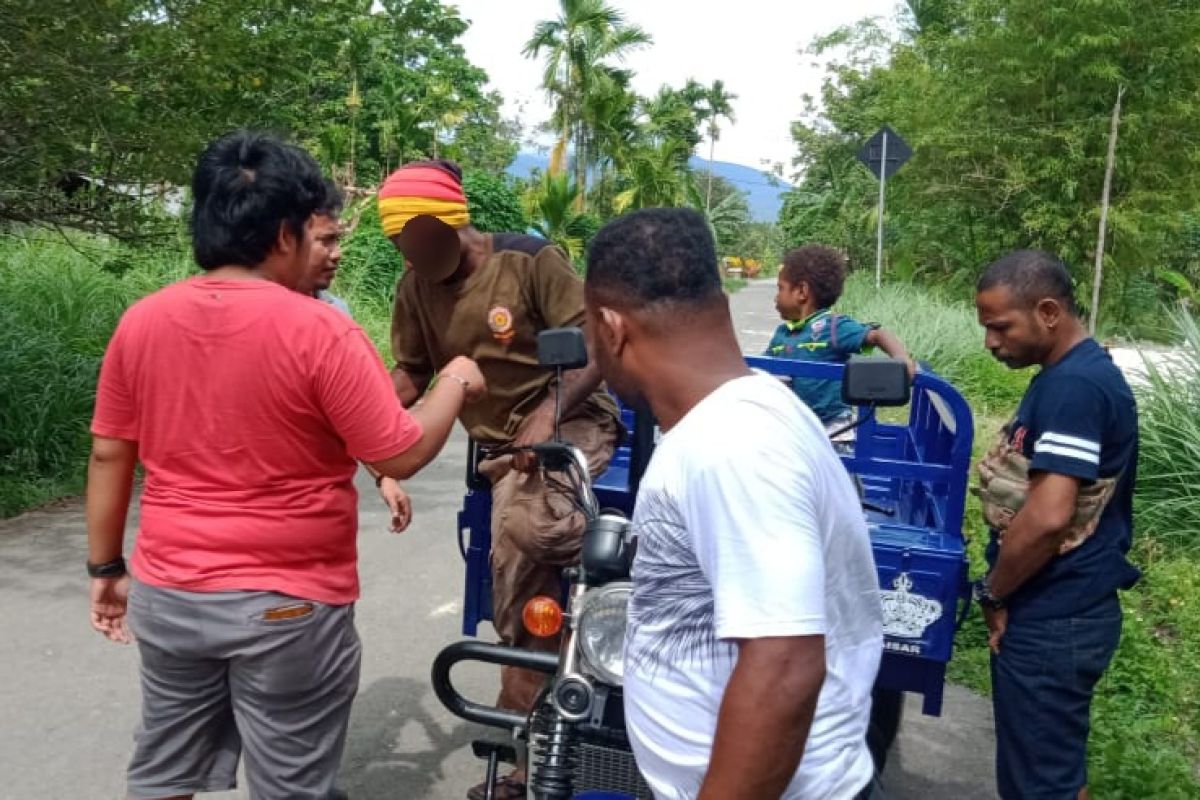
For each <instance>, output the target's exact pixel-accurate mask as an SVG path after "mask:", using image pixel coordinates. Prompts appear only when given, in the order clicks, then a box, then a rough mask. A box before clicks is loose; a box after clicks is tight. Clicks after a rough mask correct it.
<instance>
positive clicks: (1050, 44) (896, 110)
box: [781, 0, 1200, 332]
mask: <svg viewBox="0 0 1200 800" xmlns="http://www.w3.org/2000/svg"><path fill="white" fill-rule="evenodd" d="M907 6H908V11H909V13H908V14H907V16H906V25H907V28H906V30H905V31H904V34H903V36H902V37H901V38H900V40H899V41H892V40H891V39H889V37H888V36H886V35H885V34H884V31H883V29H882V28H881V27H880V26H879V25H878V24H876V23H875V22H870V21H868V22H864V23H861V24H859V25H858V26H855V27H852V28H847V29H844V30H840V31H838V32H836V33H834V34H832V35H828V36H823V37H820V38H818V39H817V40H816V41H815V42H814V43H813V44H812V46H811V48H810V52H811V53H813V54H817V55H821V56H824V57H829V58H831V59H832V60H831V62H830V66H829V72H828V75H827V78H826V81H825V84H824V87H823V89H822V92H821V96H820V98H810V104H809V113H807V114H806V115H805V117H804V118H803V119H801V120H800V121H798V122H797V123H796V124H795V126H794V129H793V136H794V139H795V141H796V145H797V156H796V160H795V166H796V168H797V171H798V172H799V173H800V175H801V181H800V185H799V186H798V188H797V189H796V191H794V192H793V193H791V195H790V196H789V197H788V199H787V204H786V206H785V208H784V211H783V213H782V215H781V223H782V226H783V228H784V230H785V232H786V235H787V238H788V241H789V243H796V242H804V241H814V240H815V241H826V242H830V243H832V244H836V245H838V246H840V247H843V248H845V249H846V250H847V251H849V252H850V253H851V254H852V255H853V256H854V259H855V260H856V261H857V262H859V263H864V262H865V263H872V262H873V260H874V252H873V249H874V230H875V214H876V200H877V193H878V184H877V183H876V182H875V180H874V178H873V177H872V176H871V175H870V174H869V173H868V172H867V171H866V170H865V169H864V168H863V167H862V165H860V164H859V163H858V162H857V161H856V160H855V152H856V151H857V150H858V148H859V147H860V146H861V144H862V142H863V141H865V139H866V138H867V137H869V136H870V135H871V134H872V133H874V132H875V130H877V129H878V128H879V127H880V126H881V125H883V124H885V123H886V124H890V125H891V126H892V127H893V128H895V129H896V130H897V131H898V132H899V133H900V134H901V135H902V136H904V137H905V138H906V139H907V140H908V141H909V143H910V144H912V145H913V148H914V150H915V155H914V157H913V159H912V161H911V162H910V163H909V164H908V165H907V166H906V167H904V169H903V170H902V171H901V172H900V173H898V174H897V175H896V176H895V178H894V179H893V180H892V181H891V182H890V183H889V189H888V210H887V252H888V260H889V264H888V271H889V272H890V273H891V274H892V275H894V276H895V277H898V278H901V279H915V280H924V281H929V282H938V283H943V284H945V283H946V282H949V284H950V285H953V286H957V287H959V288H965V287H966V286H967V285H969V283H970V281H971V278H972V276H973V275H974V274H975V273H976V271H977V270H978V268H979V266H980V265H981V264H983V263H986V262H987V261H988V260H990V259H991V258H994V257H995V256H996V255H997V254H999V253H1000V252H1002V251H1003V250H1005V249H1007V248H1012V247H1015V246H1037V247H1043V248H1046V249H1049V250H1051V251H1053V252H1055V253H1057V254H1059V255H1060V256H1062V257H1063V258H1065V259H1066V260H1067V261H1068V263H1070V264H1071V265H1072V266H1073V267H1074V268H1075V269H1076V271H1077V277H1078V278H1079V280H1080V283H1081V288H1082V289H1083V291H1082V292H1081V295H1083V299H1087V300H1090V297H1091V293H1090V291H1087V288H1088V285H1089V283H1090V281H1091V275H1092V263H1093V260H1094V257H1095V248H1096V236H1097V228H1098V221H1099V206H1100V195H1101V185H1102V183H1103V177H1104V167H1105V155H1106V149H1107V144H1108V135H1109V127H1110V119H1111V112H1112V109H1113V105H1114V103H1115V101H1116V99H1117V94H1118V90H1119V89H1121V88H1123V89H1124V98H1123V113H1122V116H1121V123H1120V133H1119V139H1118V145H1117V158H1116V168H1115V177H1114V183H1113V193H1112V212H1111V216H1110V218H1109V228H1110V230H1109V238H1108V246H1107V247H1106V251H1107V255H1106V260H1105V263H1106V276H1105V283H1104V295H1103V307H1102V309H1101V310H1102V312H1103V313H1102V315H1101V319H1108V320H1111V321H1113V322H1114V323H1119V324H1121V325H1122V326H1125V327H1128V326H1129V325H1130V324H1133V323H1136V322H1139V320H1137V319H1136V317H1137V312H1138V310H1139V309H1147V308H1149V309H1151V310H1153V309H1154V308H1155V303H1156V301H1157V300H1159V299H1164V298H1169V297H1172V296H1176V295H1177V294H1179V288H1178V287H1180V286H1185V291H1186V286H1194V285H1195V284H1196V277H1197V272H1196V260H1197V252H1196V250H1195V249H1194V242H1195V239H1194V231H1195V218H1196V210H1197V205H1198V203H1200V169H1198V167H1200V148H1197V147H1196V146H1195V144H1196V141H1197V140H1198V138H1200V103H1198V102H1197V96H1198V94H1197V90H1198V89H1200V50H1197V48H1196V47H1195V42H1196V41H1197V40H1198V39H1200V6H1197V5H1196V4H1194V3H1182V2H1178V0H1081V1H1080V2H1072V3H1065V2H1044V0H1003V1H1002V0H936V1H934V0H909V2H908V3H907ZM1189 236H1190V237H1191V238H1188V237H1189ZM1168 271H1169V272H1171V273H1173V274H1174V276H1175V278H1182V279H1184V281H1183V282H1181V281H1180V280H1177V279H1172V282H1171V283H1167V282H1166V281H1165V280H1164V278H1163V275H1164V274H1165V273H1166V272H1168ZM1141 322H1143V323H1145V324H1147V325H1149V324H1150V320H1148V319H1146V320H1141ZM1143 332H1146V331H1143Z"/></svg>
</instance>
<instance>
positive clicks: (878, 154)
mask: <svg viewBox="0 0 1200 800" xmlns="http://www.w3.org/2000/svg"><path fill="white" fill-rule="evenodd" d="M910 158H912V148H911V147H909V146H908V142H906V141H904V140H903V139H901V138H900V135H899V134H898V133H896V132H895V131H893V130H892V129H891V128H889V127H888V126H887V125H884V126H883V127H882V128H880V129H879V132H878V133H876V134H875V135H874V136H872V137H871V138H870V139H868V140H867V143H866V144H865V145H863V147H862V149H861V150H859V151H858V160H859V161H861V162H862V163H863V164H866V166H867V169H869V170H871V172H873V173H874V174H875V177H876V178H878V179H879V210H878V218H877V219H876V225H875V227H876V241H875V288H876V289H879V288H880V287H881V286H882V285H883V210H884V200H885V198H886V195H887V179H888V178H890V177H891V176H892V175H895V174H896V172H897V171H898V170H899V169H900V167H902V166H904V163H905V162H906V161H908V160H909V159H910Z"/></svg>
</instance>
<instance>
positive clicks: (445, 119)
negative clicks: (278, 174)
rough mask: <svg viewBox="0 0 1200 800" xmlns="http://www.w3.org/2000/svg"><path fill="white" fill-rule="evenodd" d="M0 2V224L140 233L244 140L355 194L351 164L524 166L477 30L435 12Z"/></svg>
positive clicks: (387, 7)
mask: <svg viewBox="0 0 1200 800" xmlns="http://www.w3.org/2000/svg"><path fill="white" fill-rule="evenodd" d="M2 2H3V8H2V10H0V18H3V19H4V28H3V32H2V33H0V37H2V39H0V224H3V223H14V222H15V223H33V224H46V225H61V226H69V227H78V228H86V229H89V230H96V231H101V232H107V233H114V234H119V235H122V236H133V235H137V234H138V233H139V232H140V231H143V230H144V223H145V221H146V219H147V217H148V214H147V204H146V203H145V202H143V199H142V197H143V196H144V195H146V194H152V193H153V192H155V191H161V190H163V189H164V188H165V187H167V186H181V185H186V183H187V181H188V179H189V177H190V174H191V170H192V168H193V166H194V163H195V159H196V156H197V154H198V153H199V152H200V150H201V149H202V148H203V146H204V145H205V144H206V143H207V142H208V141H210V140H211V139H213V138H214V137H216V136H217V135H219V134H221V133H224V132H226V131H229V130H231V129H234V128H238V127H256V128H265V129H269V130H274V131H278V132H281V133H284V134H290V135H291V136H293V137H294V138H296V139H298V140H299V141H301V142H302V143H303V144H305V145H307V146H308V147H310V148H311V149H312V150H313V151H314V152H315V153H316V154H317V155H318V157H319V158H321V159H322V160H323V161H324V162H325V163H326V165H328V166H329V167H331V168H335V172H336V174H338V175H339V176H340V177H341V178H343V179H349V177H350V174H349V173H350V160H351V151H352V150H353V151H354V161H355V171H356V172H357V173H358V174H359V175H361V176H366V178H367V179H368V180H373V179H375V178H376V177H378V176H379V175H380V174H381V173H382V172H383V171H385V170H386V169H388V168H389V167H392V166H395V165H396V164H397V163H398V162H399V161H400V160H402V159H406V158H417V157H428V156H431V155H433V153H434V152H438V153H441V154H444V155H449V156H451V157H456V158H462V159H464V160H467V159H469V158H475V157H478V158H479V160H480V161H481V162H487V166H489V167H492V168H495V167H496V166H497V165H499V162H501V161H506V159H507V158H511V154H512V153H513V152H514V150H515V148H514V147H513V145H512V143H511V141H506V139H507V138H510V137H508V136H507V134H506V132H505V131H504V129H503V126H502V124H500V123H499V113H498V109H499V105H500V98H499V96H498V95H495V94H485V93H484V91H483V86H484V84H485V83H486V80H487V76H486V75H485V74H484V72H483V71H482V70H479V69H478V68H476V67H474V66H473V65H472V64H471V63H470V62H469V61H468V60H467V59H466V56H465V54H464V53H463V50H462V47H461V45H460V44H459V42H458V38H459V37H460V36H461V35H462V33H463V32H464V31H465V30H466V28H467V23H466V22H464V21H463V20H462V19H461V18H460V17H459V16H458V15H457V12H455V11H453V10H452V9H448V8H447V7H444V6H442V5H441V4H440V3H438V2H436V1H435V0H383V1H382V2H378V3H377V2H374V0H296V2H291V3H287V4H283V5H282V6H281V4H279V3H277V2H274V0H206V1H205V2H203V3H200V2H190V1H189V2H180V1H177V0H106V2H103V3H53V4H47V3H42V2H35V0H2ZM356 87H357V92H355V88H356ZM352 97H353V98H354V102H353V103H348V100H350V99H351V98H352Z"/></svg>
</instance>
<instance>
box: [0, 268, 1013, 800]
mask: <svg viewBox="0 0 1200 800" xmlns="http://www.w3.org/2000/svg"><path fill="white" fill-rule="evenodd" d="M771 292H772V289H771V287H770V285H769V284H767V283H765V282H760V283H754V284H751V285H750V286H749V287H748V288H747V289H745V290H743V291H742V292H740V293H738V294H737V295H736V296H735V297H734V299H733V307H734V310H735V314H736V321H737V326H738V330H739V336H741V337H742V341H743V345H744V346H745V347H746V349H747V350H748V351H760V350H761V349H762V346H763V345H764V344H765V342H766V341H767V338H768V337H769V335H770V332H771V329H772V328H773V326H774V324H775V320H774V312H773V311H772V308H771ZM464 453H465V440H464V438H463V437H462V435H461V434H456V436H455V438H454V439H453V441H452V442H451V444H450V446H449V447H448V449H447V451H446V452H445V454H444V455H443V456H442V458H441V459H440V460H439V461H438V462H437V463H436V464H434V465H433V466H431V467H430V468H429V469H427V470H426V471H425V472H424V473H423V474H422V475H421V476H420V477H419V478H417V479H416V480H414V481H412V482H411V485H410V491H411V492H412V494H413V498H414V505H415V510H416V521H415V522H414V523H413V526H412V528H411V529H410V530H409V531H408V532H407V533H405V534H403V535H401V536H393V535H391V534H389V533H387V532H386V518H385V517H384V515H383V514H382V513H381V506H380V504H379V503H378V502H377V500H376V497H375V492H374V488H373V487H372V486H371V484H370V482H369V481H367V480H365V479H364V480H363V481H362V482H360V486H359V488H360V491H361V493H362V496H363V500H362V516H361V520H362V529H361V532H360V536H359V546H360V553H361V573H362V583H363V599H362V601H361V602H360V603H359V606H358V624H359V629H360V632H361V634H362V638H363V641H364V645H365V647H364V660H363V674H362V684H361V689H360V692H359V697H358V701H357V703H356V705H355V711H354V716H353V719H352V722H351V730H350V737H349V743H348V747H347V753H346V759H345V764H344V767H343V773H342V785H343V786H344V787H345V788H346V789H347V790H349V792H350V793H351V795H352V796H353V797H354V798H355V800H384V798H387V799H388V800H424V799H428V800H443V798H444V799H445V800H457V798H461V797H463V796H464V793H465V791H466V789H467V788H468V787H469V786H471V785H472V784H474V783H475V782H477V781H478V780H479V778H480V776H481V771H480V769H479V763H478V762H476V761H475V760H474V759H473V757H472V756H471V755H470V752H469V750H468V749H467V745H468V743H469V742H470V740H471V739H472V738H474V737H475V736H476V735H477V734H478V731H477V730H475V729H473V728H472V727H471V726H469V725H467V724H466V723H463V722H460V721H458V720H457V719H455V718H453V717H451V716H450V715H449V714H447V713H445V712H444V711H443V710H442V709H441V706H440V705H439V704H438V702H437V700H436V699H435V698H434V696H433V694H432V692H431V691H430V689H429V678H428V676H429V665H430V663H431V662H432V660H433V657H434V655H435V653H436V652H437V651H438V649H439V648H441V647H442V646H443V645H445V644H446V643H448V642H450V641H453V640H454V639H456V638H457V637H458V625H459V612H460V610H461V601H460V594H461V591H462V564H461V560H460V558H459V556H458V551H457V546H456V544H455V542H454V527H455V512H456V510H457V506H458V502H459V499H460V497H461V494H462V485H463V483H462V480H463V471H464ZM85 553H86V547H85V533H84V524H83V514H82V506H81V504H80V503H78V502H70V503H64V504H62V505H59V506H57V507H53V508H49V509H45V510H42V511H38V512H34V513H31V514H27V515H25V516H23V517H19V518H16V519H13V520H8V521H3V522H0V608H2V609H3V612H4V616H5V618H6V620H7V623H6V626H5V633H4V640H3V641H4V644H3V645H2V646H0V653H2V654H3V655H2V657H0V720H3V725H2V726H0V765H2V768H3V775H2V777H0V800H59V799H61V800H117V799H118V798H121V797H123V781H122V772H123V770H124V767H125V763H126V761H127V759H128V758H129V754H130V750H131V735H132V731H133V728H134V725H135V723H136V719H137V708H138V691H137V659H136V652H135V651H134V649H133V648H130V647H121V646H117V645H112V644H109V643H108V642H105V641H103V640H102V639H101V638H100V637H99V636H98V635H96V634H94V633H92V632H91V630H90V629H89V628H88V625H87V603H86V597H85V590H86V582H85V579H84V578H83V575H82V564H83V562H84V558H85ZM460 683H461V684H462V685H463V686H465V687H467V688H468V689H470V690H472V691H473V692H474V694H475V696H476V697H478V698H479V699H484V700H487V699H490V697H491V695H492V693H493V692H494V686H495V676H494V675H492V674H490V673H489V672H488V671H487V670H486V669H482V668H481V669H480V670H478V671H475V672H471V671H467V670H464V672H463V677H462V679H461V680H460ZM991 746H992V745H991V736H990V711H989V708H988V705H987V703H986V702H985V701H982V700H981V699H980V698H978V697H975V696H973V695H971V694H969V693H967V692H964V691H961V690H954V689H953V688H952V689H951V691H950V693H949V695H948V697H947V701H946V713H945V716H943V717H942V718H941V719H939V720H936V721H930V720H928V719H923V718H921V717H920V715H919V713H918V712H917V710H916V708H915V707H912V708H909V709H908V714H907V717H906V722H905V727H904V730H903V731H902V734H901V739H900V742H899V744H898V749H897V752H896V754H895V756H894V758H893V759H892V762H891V763H890V765H889V773H888V775H887V776H886V777H887V781H886V785H887V787H888V789H889V795H890V797H892V798H899V799H900V800H904V799H905V798H911V799H912V800H951V798H953V799H954V800H959V799H960V798H988V797H991V796H992V791H991V788H990V787H991V786H992V781H991V764H990V752H991ZM209 796H210V797H216V798H243V797H245V796H246V795H245V794H244V793H240V792H231V793H227V794H220V795H209Z"/></svg>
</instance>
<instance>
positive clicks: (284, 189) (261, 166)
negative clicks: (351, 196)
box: [192, 131, 342, 270]
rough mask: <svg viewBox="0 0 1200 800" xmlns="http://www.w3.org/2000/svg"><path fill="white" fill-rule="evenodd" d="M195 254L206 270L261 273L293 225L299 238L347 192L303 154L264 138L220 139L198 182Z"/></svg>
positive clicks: (241, 134) (200, 165) (204, 157)
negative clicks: (282, 231) (256, 269)
mask: <svg viewBox="0 0 1200 800" xmlns="http://www.w3.org/2000/svg"><path fill="white" fill-rule="evenodd" d="M192 202H193V206H192V251H193V253H194V254H195V257H196V263H197V264H199V265H200V267H201V268H202V269H206V270H209V269H216V268H217V267H220V266H224V265H227V264H237V265H240V266H248V267H252V266H257V265H258V264H260V263H262V262H263V261H264V260H265V259H266V258H267V256H268V255H269V254H270V252H271V250H272V248H273V247H274V246H275V242H276V240H277V239H278V237H279V226H280V225H287V226H288V229H289V230H290V231H291V232H292V233H293V234H294V235H295V236H296V237H298V238H300V239H303V237H304V226H305V224H306V223H307V222H308V219H309V217H311V216H312V215H313V214H317V213H320V214H336V213H337V212H338V211H339V210H340V209H341V205H342V198H341V193H340V192H339V191H338V190H337V187H336V186H334V185H333V183H332V182H330V181H328V180H326V179H325V177H324V176H323V175H322V174H321V168H320V167H319V166H318V165H317V162H316V161H315V160H314V159H313V157H312V156H311V155H309V154H308V153H307V152H305V151H304V150H302V149H300V148H299V147H296V146H295V145H291V144H286V143H284V142H283V141H281V140H279V139H277V138H275V137H273V136H270V135H268V134H265V133H260V132H256V131H235V132H233V133H229V134H226V135H225V136H222V137H221V138H219V139H217V140H215V141H214V142H212V143H211V144H209V146H208V147H207V148H205V150H204V152H203V153H202V154H201V156H200V160H199V161H198V162H197V164H196V171H195V174H194V175H193V176H192Z"/></svg>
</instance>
